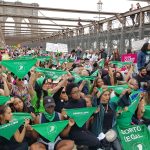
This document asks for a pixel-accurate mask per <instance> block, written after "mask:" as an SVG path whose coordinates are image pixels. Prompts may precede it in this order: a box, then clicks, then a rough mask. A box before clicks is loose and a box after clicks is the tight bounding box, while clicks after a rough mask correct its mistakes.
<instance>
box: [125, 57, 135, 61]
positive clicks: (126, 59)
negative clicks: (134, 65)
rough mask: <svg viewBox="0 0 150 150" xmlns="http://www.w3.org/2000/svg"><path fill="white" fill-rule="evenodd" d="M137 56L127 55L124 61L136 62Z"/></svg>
mask: <svg viewBox="0 0 150 150" xmlns="http://www.w3.org/2000/svg"><path fill="white" fill-rule="evenodd" d="M134 60H135V58H132V57H131V56H129V57H125V59H124V61H125V62H134Z"/></svg>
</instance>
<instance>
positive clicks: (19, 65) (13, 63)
mask: <svg viewBox="0 0 150 150" xmlns="http://www.w3.org/2000/svg"><path fill="white" fill-rule="evenodd" d="M36 61H37V60H36V59H24V60H23V59H21V60H3V61H2V63H1V64H2V65H3V66H4V67H6V68H7V69H8V70H10V71H11V72H13V73H14V74H15V75H16V76H17V77H18V78H20V79H22V78H23V77H24V76H25V75H26V74H27V73H28V72H29V71H30V69H31V68H32V67H33V66H34V65H35V63H36Z"/></svg>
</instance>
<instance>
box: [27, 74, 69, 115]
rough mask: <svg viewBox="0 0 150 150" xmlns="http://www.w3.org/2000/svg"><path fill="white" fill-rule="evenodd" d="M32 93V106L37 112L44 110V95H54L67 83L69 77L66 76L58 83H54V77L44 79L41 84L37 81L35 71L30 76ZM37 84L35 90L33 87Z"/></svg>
mask: <svg viewBox="0 0 150 150" xmlns="http://www.w3.org/2000/svg"><path fill="white" fill-rule="evenodd" d="M29 83H30V85H31V86H30V93H31V96H32V101H31V103H32V106H33V107H34V109H35V112H44V111H45V110H44V106H43V97H45V96H52V95H53V94H55V93H56V92H57V91H58V90H59V89H60V88H61V87H63V86H65V85H66V83H67V78H66V77H64V78H63V79H62V81H60V82H59V83H58V84H55V83H53V80H52V79H50V78H49V79H46V78H45V79H44V80H43V82H42V84H41V85H39V84H38V83H37V82H36V77H35V75H34V73H33V74H32V75H31V77H30V81H29ZM34 84H35V90H34V89H33V86H34Z"/></svg>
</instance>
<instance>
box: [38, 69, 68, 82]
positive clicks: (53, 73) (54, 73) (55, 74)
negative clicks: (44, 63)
mask: <svg viewBox="0 0 150 150" xmlns="http://www.w3.org/2000/svg"><path fill="white" fill-rule="evenodd" d="M35 70H36V71H37V72H43V73H44V74H45V76H46V77H47V78H51V79H53V80H57V79H58V78H59V77H61V76H62V75H64V74H67V71H64V70H53V69H49V68H40V67H37V68H36V69H35Z"/></svg>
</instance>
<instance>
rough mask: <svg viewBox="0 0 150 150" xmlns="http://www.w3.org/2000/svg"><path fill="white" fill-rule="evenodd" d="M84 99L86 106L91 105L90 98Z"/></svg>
mask: <svg viewBox="0 0 150 150" xmlns="http://www.w3.org/2000/svg"><path fill="white" fill-rule="evenodd" d="M85 101H86V106H87V107H92V102H91V100H90V98H87V97H86V98H85Z"/></svg>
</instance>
